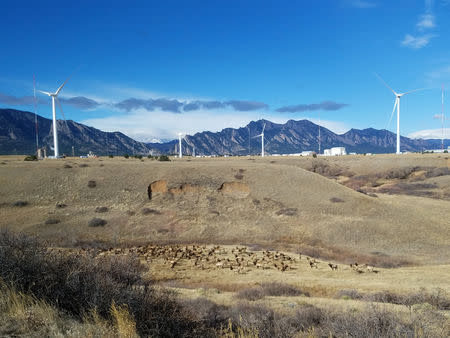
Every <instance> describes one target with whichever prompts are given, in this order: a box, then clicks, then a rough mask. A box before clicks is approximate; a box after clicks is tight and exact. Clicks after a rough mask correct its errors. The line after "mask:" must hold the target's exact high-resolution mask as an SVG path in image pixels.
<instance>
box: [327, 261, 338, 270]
mask: <svg viewBox="0 0 450 338" xmlns="http://www.w3.org/2000/svg"><path fill="white" fill-rule="evenodd" d="M328 266H329V267H330V269H331V271H335V270H336V271H337V269H338V266H337V264H332V263H328Z"/></svg>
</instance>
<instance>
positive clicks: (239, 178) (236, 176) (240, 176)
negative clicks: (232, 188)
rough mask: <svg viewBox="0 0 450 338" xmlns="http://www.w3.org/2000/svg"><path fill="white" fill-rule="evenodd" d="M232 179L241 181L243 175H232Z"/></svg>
mask: <svg viewBox="0 0 450 338" xmlns="http://www.w3.org/2000/svg"><path fill="white" fill-rule="evenodd" d="M234 178H235V179H237V180H242V179H243V178H244V175H242V174H236V175H234Z"/></svg>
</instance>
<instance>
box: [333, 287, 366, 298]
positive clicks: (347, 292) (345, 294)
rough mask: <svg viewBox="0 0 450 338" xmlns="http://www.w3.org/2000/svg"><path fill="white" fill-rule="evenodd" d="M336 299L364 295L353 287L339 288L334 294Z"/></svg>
mask: <svg viewBox="0 0 450 338" xmlns="http://www.w3.org/2000/svg"><path fill="white" fill-rule="evenodd" d="M334 297H335V298H337V299H362V298H363V297H364V295H362V294H361V293H359V292H358V291H357V290H355V289H345V290H339V291H338V292H337V293H336V295H335V296H334Z"/></svg>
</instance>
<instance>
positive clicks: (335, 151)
mask: <svg viewBox="0 0 450 338" xmlns="http://www.w3.org/2000/svg"><path fill="white" fill-rule="evenodd" d="M323 154H324V155H325V156H341V155H347V151H346V150H345V147H333V148H331V149H325V150H324V151H323Z"/></svg>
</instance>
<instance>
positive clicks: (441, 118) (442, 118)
mask: <svg viewBox="0 0 450 338" xmlns="http://www.w3.org/2000/svg"><path fill="white" fill-rule="evenodd" d="M441 99H442V101H441V114H437V115H434V116H433V118H435V119H440V120H441V127H442V135H441V150H442V151H444V138H445V131H444V123H445V122H444V121H445V120H446V117H445V115H444V85H443V84H442V97H441Z"/></svg>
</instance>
